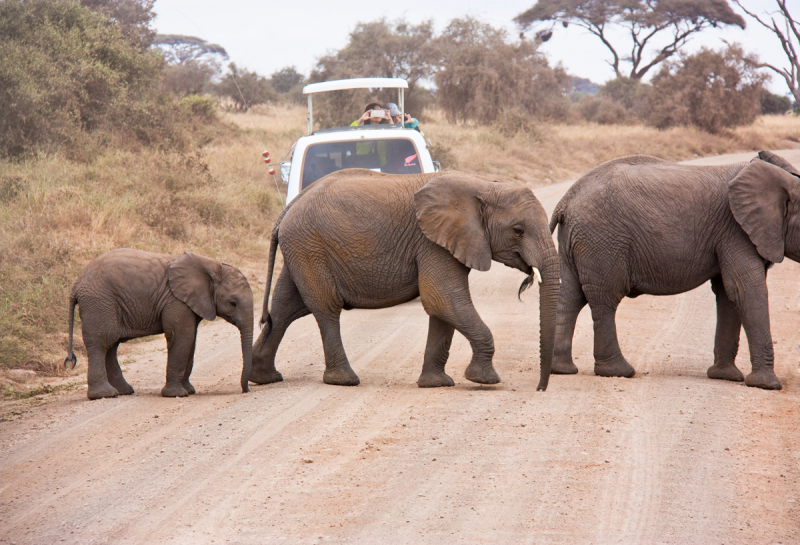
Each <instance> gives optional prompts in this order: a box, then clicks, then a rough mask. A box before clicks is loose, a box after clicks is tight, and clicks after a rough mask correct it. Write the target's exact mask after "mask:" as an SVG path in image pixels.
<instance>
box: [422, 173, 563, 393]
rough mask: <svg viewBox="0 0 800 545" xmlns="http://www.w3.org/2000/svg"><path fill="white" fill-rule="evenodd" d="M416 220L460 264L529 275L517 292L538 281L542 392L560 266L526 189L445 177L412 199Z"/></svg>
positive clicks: (544, 218) (542, 212)
mask: <svg viewBox="0 0 800 545" xmlns="http://www.w3.org/2000/svg"><path fill="white" fill-rule="evenodd" d="M414 206H415V208H416V214H417V221H418V222H419V226H420V228H421V229H422V232H423V233H424V234H425V236H426V237H427V238H428V239H430V240H431V241H433V242H435V243H436V244H438V245H439V246H442V247H443V248H446V249H447V250H448V251H449V252H450V253H452V254H453V256H454V257H455V258H456V259H458V260H459V261H460V262H461V263H463V264H464V265H466V266H467V267H470V268H472V269H477V270H479V271H487V270H489V267H490V266H491V262H492V260H494V261H498V262H500V263H503V264H504V265H507V266H509V267H512V268H515V269H519V270H520V271H522V272H524V273H525V274H527V275H528V277H527V278H526V279H525V281H523V283H522V285H521V286H520V289H519V293H520V294H521V293H522V291H523V290H525V289H526V288H527V287H529V286H530V285H531V284H532V283H533V279H534V277H535V278H536V279H537V280H538V281H539V283H540V288H539V316H540V344H539V350H540V361H541V375H540V381H539V386H538V387H537V389H538V390H545V389H546V388H547V383H548V379H549V376H550V366H551V364H552V359H553V343H554V339H555V325H556V305H557V303H558V290H559V261H558V255H557V253H556V249H555V245H554V244H553V239H552V237H551V235H550V230H549V227H548V221H547V213H546V212H545V210H544V208H543V207H542V205H541V203H540V202H539V201H538V200H537V199H536V197H535V196H534V195H533V193H532V192H531V191H530V189H528V188H526V187H524V186H522V185H518V184H511V183H497V182H489V181H485V180H481V179H479V178H475V177H471V176H465V175H463V174H445V175H442V176H437V177H434V178H432V179H431V180H430V181H429V182H428V183H427V184H425V185H424V186H423V187H422V188H421V189H419V190H418V191H417V192H416V193H415V195H414Z"/></svg>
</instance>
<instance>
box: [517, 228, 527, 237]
mask: <svg viewBox="0 0 800 545" xmlns="http://www.w3.org/2000/svg"><path fill="white" fill-rule="evenodd" d="M524 234H525V230H524V229H522V228H521V227H514V236H515V237H521V236H522V235H524Z"/></svg>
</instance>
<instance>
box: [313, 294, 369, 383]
mask: <svg viewBox="0 0 800 545" xmlns="http://www.w3.org/2000/svg"><path fill="white" fill-rule="evenodd" d="M340 315H341V309H340V310H339V312H336V313H335V314H334V313H330V312H321V311H317V312H315V313H314V318H316V320H317V325H318V326H319V331H320V334H321V335H322V348H323V350H324V351H325V373H324V374H323V375H322V382H324V383H325V384H335V385H337V386H358V385H359V384H360V383H361V380H360V379H359V378H358V375H356V372H355V371H353V368H352V367H350V362H349V361H348V360H347V354H345V351H344V345H343V344H342V333H341V330H340V325H339V316H340Z"/></svg>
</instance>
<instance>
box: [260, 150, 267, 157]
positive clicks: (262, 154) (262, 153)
mask: <svg viewBox="0 0 800 545" xmlns="http://www.w3.org/2000/svg"><path fill="white" fill-rule="evenodd" d="M261 156H262V157H269V152H268V151H267V150H264V151H262V152H261Z"/></svg>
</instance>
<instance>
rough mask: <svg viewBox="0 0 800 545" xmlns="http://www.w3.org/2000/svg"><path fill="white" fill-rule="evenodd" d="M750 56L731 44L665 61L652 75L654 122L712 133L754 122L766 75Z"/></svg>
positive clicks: (652, 114)
mask: <svg viewBox="0 0 800 545" xmlns="http://www.w3.org/2000/svg"><path fill="white" fill-rule="evenodd" d="M752 60H753V59H752V57H748V56H747V55H745V54H744V52H743V51H742V49H741V48H740V47H738V46H729V47H728V48H727V49H726V50H724V51H713V50H710V49H705V48H703V49H701V50H700V51H699V52H697V53H696V54H694V55H689V56H682V58H681V59H680V61H677V60H676V61H667V62H666V63H665V64H664V65H663V66H662V68H661V70H660V71H659V72H658V74H656V75H655V77H653V88H652V92H651V93H652V94H651V96H652V97H653V98H652V100H651V107H652V112H651V116H650V122H651V123H652V124H653V125H655V126H657V127H659V128H666V127H671V126H674V125H690V124H691V125H695V126H696V127H698V128H700V129H703V130H704V131H707V132H709V133H712V134H716V133H719V132H722V131H723V130H725V129H728V128H731V127H736V126H739V125H746V124H749V123H752V122H753V121H754V120H755V118H756V116H757V115H758V114H759V113H761V98H762V96H763V95H764V93H765V90H764V86H763V85H764V81H765V80H766V78H767V76H766V75H765V74H762V73H759V72H758V71H757V69H756V68H755V67H754V66H753V63H752Z"/></svg>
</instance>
